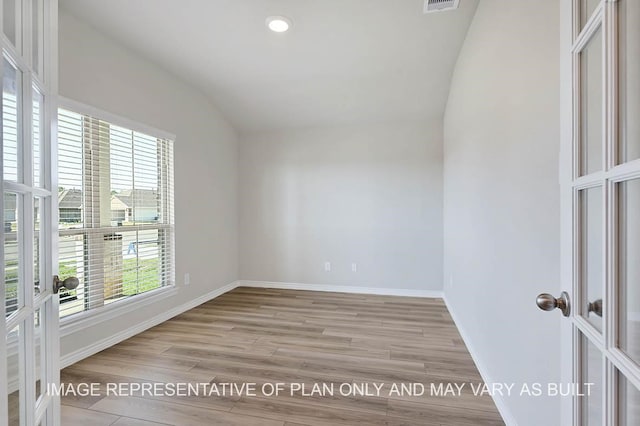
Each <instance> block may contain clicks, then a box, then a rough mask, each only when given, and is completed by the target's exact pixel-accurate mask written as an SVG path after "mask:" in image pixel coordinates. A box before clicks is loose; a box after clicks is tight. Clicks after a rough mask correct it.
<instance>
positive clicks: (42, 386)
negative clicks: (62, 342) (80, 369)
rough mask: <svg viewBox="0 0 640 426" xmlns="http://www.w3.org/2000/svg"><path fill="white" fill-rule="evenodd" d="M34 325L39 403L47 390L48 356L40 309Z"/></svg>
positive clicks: (37, 396)
mask: <svg viewBox="0 0 640 426" xmlns="http://www.w3.org/2000/svg"><path fill="white" fill-rule="evenodd" d="M33 320H34V325H35V331H36V332H35V335H36V344H35V354H34V355H35V358H36V363H35V366H36V375H35V377H36V383H35V389H36V402H37V401H38V399H39V398H40V397H41V396H42V394H43V391H44V390H46V383H47V381H46V376H45V373H46V367H45V361H46V359H47V357H46V354H45V353H44V348H45V347H46V345H45V344H44V340H43V339H46V336H43V335H42V334H41V331H42V328H41V327H40V321H42V317H41V310H40V309H36V312H35V314H34V318H33Z"/></svg>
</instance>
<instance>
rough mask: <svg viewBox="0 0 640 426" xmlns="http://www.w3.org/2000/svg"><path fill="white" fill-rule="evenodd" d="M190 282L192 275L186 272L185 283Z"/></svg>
mask: <svg viewBox="0 0 640 426" xmlns="http://www.w3.org/2000/svg"><path fill="white" fill-rule="evenodd" d="M189 284H191V275H189V273H188V272H187V273H186V274H184V285H189Z"/></svg>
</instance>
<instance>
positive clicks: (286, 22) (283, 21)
mask: <svg viewBox="0 0 640 426" xmlns="http://www.w3.org/2000/svg"><path fill="white" fill-rule="evenodd" d="M267 27H269V29H270V30H271V31H273V32H274V33H284V32H285V31H288V30H289V28H291V19H289V18H287V17H285V16H269V17H268V18H267Z"/></svg>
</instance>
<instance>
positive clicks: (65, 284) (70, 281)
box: [53, 275, 80, 294]
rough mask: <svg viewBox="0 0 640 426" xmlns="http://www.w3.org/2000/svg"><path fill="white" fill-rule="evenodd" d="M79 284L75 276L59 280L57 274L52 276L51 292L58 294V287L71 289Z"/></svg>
mask: <svg viewBox="0 0 640 426" xmlns="http://www.w3.org/2000/svg"><path fill="white" fill-rule="evenodd" d="M78 285H80V280H79V279H77V278H76V277H69V278H66V279H65V280H64V281H62V280H60V278H58V276H57V275H54V276H53V294H58V292H59V291H60V289H62V288H64V289H66V290H73V289H74V288H76V287H78Z"/></svg>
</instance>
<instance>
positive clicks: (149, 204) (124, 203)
mask: <svg viewBox="0 0 640 426" xmlns="http://www.w3.org/2000/svg"><path fill="white" fill-rule="evenodd" d="M134 205H135V207H136V208H137V209H157V208H158V192H157V191H155V190H153V189H127V190H125V191H122V192H119V193H117V194H114V195H112V196H111V210H124V209H130V208H133V207H134Z"/></svg>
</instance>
